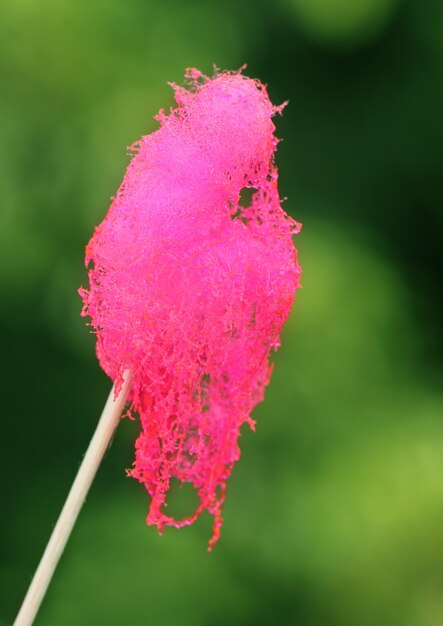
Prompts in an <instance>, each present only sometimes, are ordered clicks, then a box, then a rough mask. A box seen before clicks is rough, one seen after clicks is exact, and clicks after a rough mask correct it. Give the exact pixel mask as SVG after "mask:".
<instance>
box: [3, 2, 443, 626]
mask: <svg viewBox="0 0 443 626" xmlns="http://www.w3.org/2000/svg"><path fill="white" fill-rule="evenodd" d="M441 7H442V5H441V2H439V0H427V1H426V2H424V1H422V0H403V1H402V0H360V1H359V2H350V0H275V1H274V2H265V1H264V0H261V1H256V2H252V1H246V2H243V3H237V2H234V1H233V0H228V1H226V2H224V3H215V2H214V3H211V2H203V1H200V0H195V1H192V2H180V1H179V0H164V1H163V2H154V1H153V0H127V1H125V2H123V1H120V2H119V1H117V0H109V1H107V2H104V1H103V0H92V1H89V0H88V1H87V0H78V1H77V2H68V1H67V0H63V1H60V0H42V1H40V2H28V1H26V0H16V1H14V2H10V3H8V4H6V5H5V6H3V7H2V8H1V9H0V79H1V83H0V84H1V96H0V130H1V137H2V141H1V144H0V171H1V173H2V176H1V181H2V182H1V186H0V189H1V190H0V289H1V300H0V332H1V336H2V357H3V358H2V371H1V381H2V390H3V399H4V409H3V427H2V435H1V438H0V455H1V456H0V459H1V473H0V489H1V501H2V506H1V513H2V514H1V516H0V624H1V625H2V626H4V625H5V624H10V623H12V621H13V618H14V616H15V614H16V612H17V609H18V607H19V604H20V601H21V599H22V597H23V595H24V593H25V590H26V588H27V585H28V583H29V582H30V579H31V576H32V574H33V571H34V569H35V567H36V565H37V562H38V559H39V557H40V555H41V553H42V550H43V548H44V545H45V543H46V541H47V539H48V537H49V534H50V532H51V529H52V527H53V524H54V522H55V520H56V518H57V515H58V512H59V510H60V508H61V506H62V503H63V501H64V498H65V496H66V494H67V491H68V488H69V486H70V483H71V481H72V479H73V476H74V475H75V472H76V469H77V467H78V465H79V462H80V460H81V457H82V454H83V451H84V450H85V448H86V446H87V443H88V440H89V438H90V436H91V434H92V432H93V429H94V427H95V423H96V420H97V417H98V415H99V414H100V411H101V408H102V406H103V403H104V401H105V398H106V396H107V393H108V390H109V381H107V380H106V377H105V375H104V374H103V373H102V372H101V370H100V369H99V367H98V364H97V361H96V359H95V356H94V341H93V337H92V336H90V335H89V333H88V329H87V328H86V327H85V325H84V321H83V320H82V319H81V318H80V316H79V312H80V299H79V297H78V295H77V292H76V290H77V288H78V286H79V285H80V284H82V283H83V284H85V278H86V275H85V271H84V268H83V251H84V245H85V243H86V242H87V240H88V239H89V237H90V235H91V233H92V230H93V227H94V226H95V225H96V224H97V223H98V222H99V221H100V220H101V219H102V218H103V216H104V214H105V212H106V210H107V207H108V204H109V197H110V196H111V195H112V194H113V193H115V190H116V189H117V187H118V185H119V183H120V181H121V178H122V176H123V173H124V170H125V167H126V165H127V163H128V162H129V156H128V151H127V149H126V147H127V146H128V145H130V144H131V143H133V142H134V141H135V140H136V139H138V138H139V137H140V135H142V134H146V133H148V132H150V131H152V130H153V129H154V128H155V127H156V123H155V122H154V121H153V119H152V118H153V116H154V115H155V114H156V113H157V111H158V109H159V108H160V107H167V106H168V105H169V104H171V103H172V96H171V90H170V89H169V87H168V86H167V81H175V82H180V81H181V79H182V76H183V74H184V70H185V68H186V67H189V66H197V67H198V68H199V69H201V70H203V71H204V72H206V73H212V66H213V64H216V65H217V66H218V67H221V68H223V69H235V68H238V67H240V66H241V65H242V64H243V63H245V62H246V63H248V69H247V71H246V73H247V74H248V75H250V76H253V77H259V78H260V79H261V80H262V81H264V82H265V83H267V84H268V88H269V92H270V95H271V98H272V99H273V101H274V102H276V103H279V102H283V101H284V100H289V101H290V104H289V106H288V107H287V108H286V109H285V112H284V116H283V117H282V118H279V119H277V121H276V124H277V132H278V135H279V136H280V137H282V138H283V139H284V141H283V142H281V143H280V145H279V151H278V165H279V168H280V180H281V195H282V196H283V197H287V198H288V200H287V201H286V202H285V206H286V208H287V210H288V211H289V212H290V213H291V214H292V215H293V216H294V217H296V218H297V219H298V220H299V221H301V222H303V223H304V228H303V231H302V233H301V234H300V235H298V236H297V237H296V244H297V246H298V247H299V249H300V259H301V263H302V265H303V270H304V274H303V290H302V291H300V292H299V294H298V297H297V301H296V305H295V308H294V314H293V315H292V317H291V319H290V320H289V322H288V324H287V327H286V328H285V331H284V334H283V338H282V340H283V341H282V348H281V350H280V351H279V352H278V354H276V355H275V370H274V374H273V379H272V383H271V385H270V387H269V388H268V390H267V394H266V400H265V402H264V403H263V404H262V405H260V406H259V407H258V408H257V410H256V411H255V414H254V417H255V418H256V420H257V433H256V434H255V435H253V434H252V433H251V432H249V431H248V430H247V429H245V430H244V433H243V436H242V438H241V447H242V458H241V461H240V462H239V463H238V465H237V466H236V468H235V470H234V472H233V475H232V477H231V479H230V482H229V485H228V494H227V501H226V506H225V524H224V528H223V533H222V538H221V541H220V542H219V544H218V545H217V547H216V549H215V550H214V552H213V553H211V554H209V555H208V553H207V552H206V545H207V540H208V538H209V536H210V523H211V522H210V519H209V517H206V518H203V519H201V520H199V522H198V523H197V524H196V525H195V526H193V527H191V528H187V529H184V530H181V531H177V530H174V529H167V530H166V532H165V534H164V536H163V537H159V536H158V535H157V533H156V531H155V529H152V528H148V527H146V526H145V523H144V516H145V513H146V510H147V497H146V495H145V493H144V490H143V488H142V487H141V486H140V485H139V484H138V483H136V482H135V481H134V480H130V479H127V478H126V477H125V474H124V469H125V468H126V467H129V466H130V465H131V463H132V458H133V442H134V439H135V437H136V435H137V432H138V426H137V423H136V422H131V421H129V420H126V421H125V422H123V423H122V425H121V427H120V429H119V431H118V433H117V435H116V438H115V440H114V442H113V445H112V447H111V449H110V451H109V453H108V454H107V456H106V458H105V461H104V463H103V465H102V467H101V469H100V472H99V475H98V477H97V479H96V481H95V483H94V486H93V488H92V490H91V493H90V495H89V497H88V501H87V503H86V505H85V507H84V509H83V511H82V513H81V515H80V518H79V521H78V524H77V526H76V528H75V530H74V533H73V535H72V538H71V541H70V542H69V544H68V547H67V549H66V552H65V554H64V556H63V559H62V561H61V563H60V566H59V569H58V570H57V573H56V576H55V578H54V581H53V584H52V585H51V587H50V590H49V593H48V595H47V598H46V600H45V602H44V605H43V607H42V610H41V612H40V614H39V617H38V619H37V621H36V624H37V625H40V624H41V625H42V626H43V625H47V626H79V625H86V626H89V625H91V626H101V625H103V626H105V625H106V626H121V625H127V624H128V625H134V626H139V625H142V626H145V625H146V626H148V625H150V624H158V625H160V626H200V625H201V626H224V625H226V624H231V625H242V626H249V625H250V626H262V625H263V626H267V625H269V624H274V623H276V624H281V625H282V626H284V625H292V624H294V625H297V626H440V625H441V624H442V623H443V397H442V393H441V374H442V352H443V350H442V347H443V346H442V333H441V326H440V324H441V311H442V293H441V290H440V280H441V274H440V267H439V266H440V265H441V245H442V244H441V241H442V236H441V232H442V228H443V211H442V200H443V197H442V196H443V193H442V189H443V185H442V165H443V163H442V161H443V158H442V155H443V124H442V122H441V117H442V111H443V83H442V76H443V14H442V9H441ZM188 505H192V494H188V493H186V491H183V492H180V491H179V490H178V491H177V490H176V492H175V493H173V494H172V497H171V505H170V506H171V509H172V508H173V507H175V509H174V510H176V511H187V508H186V507H187V506H188Z"/></svg>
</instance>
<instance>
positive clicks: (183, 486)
mask: <svg viewBox="0 0 443 626" xmlns="http://www.w3.org/2000/svg"><path fill="white" fill-rule="evenodd" d="M199 504H200V500H199V498H198V494H197V491H196V489H195V487H194V486H193V485H191V483H186V482H184V483H182V482H181V481H180V480H178V479H177V478H174V477H173V478H171V482H170V488H169V491H168V494H167V497H166V505H167V506H166V507H165V508H164V512H165V514H166V515H168V516H170V517H173V518H174V519H176V520H181V519H183V518H185V517H191V515H193V514H194V512H195V510H196V509H197V507H198V506H199Z"/></svg>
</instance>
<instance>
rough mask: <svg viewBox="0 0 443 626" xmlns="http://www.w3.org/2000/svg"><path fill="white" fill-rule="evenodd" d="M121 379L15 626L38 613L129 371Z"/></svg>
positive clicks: (27, 625)
mask: <svg viewBox="0 0 443 626" xmlns="http://www.w3.org/2000/svg"><path fill="white" fill-rule="evenodd" d="M123 378H124V380H123V386H122V388H121V390H120V393H119V395H118V396H117V398H114V392H115V385H114V386H113V387H112V389H111V393H110V394H109V397H108V400H107V402H106V404H105V407H104V409H103V413H102V415H101V417H100V419H99V422H98V424H97V428H96V430H95V433H94V435H93V437H92V439H91V442H90V444H89V446H88V449H87V451H86V454H85V456H84V458H83V461H82V464H81V465H80V468H79V470H78V472H77V476H76V477H75V480H74V482H73V484H72V487H71V491H70V492H69V495H68V497H67V499H66V502H65V504H64V506H63V509H62V511H61V513H60V516H59V518H58V520H57V523H56V525H55V528H54V530H53V531H52V535H51V537H50V539H49V542H48V544H47V546H46V549H45V551H44V553H43V556H42V558H41V561H40V563H39V566H38V568H37V570H36V572H35V574H34V578H33V579H32V582H31V585H30V587H29V589H28V592H27V594H26V596H25V599H24V600H23V604H22V606H21V608H20V611H19V613H18V615H17V618H16V620H15V622H14V626H31V624H32V623H33V621H34V619H35V616H36V615H37V611H38V609H39V607H40V604H41V602H42V600H43V598H44V595H45V593H46V590H47V588H48V585H49V583H50V582H51V578H52V575H53V574H54V570H55V568H56V567H57V563H58V561H59V559H60V557H61V555H62V552H63V549H64V547H65V545H66V542H67V541H68V539H69V535H70V534H71V531H72V528H73V526H74V524H75V521H76V519H77V516H78V514H79V512H80V509H81V507H82V505H83V502H84V500H85V498H86V495H87V493H88V491H89V488H90V486H91V483H92V481H93V480H94V476H95V474H96V473H97V469H98V467H99V465H100V463H101V460H102V458H103V455H104V454H105V452H106V450H107V448H108V446H109V443H110V441H111V438H112V435H113V434H114V431H115V429H116V428H117V426H118V423H119V421H120V416H121V414H122V411H123V407H124V405H125V402H126V398H127V395H128V391H129V386H130V384H131V372H130V371H126V372H125V373H124V376H123Z"/></svg>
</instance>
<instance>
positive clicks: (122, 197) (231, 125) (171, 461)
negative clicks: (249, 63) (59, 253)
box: [80, 69, 300, 549]
mask: <svg viewBox="0 0 443 626" xmlns="http://www.w3.org/2000/svg"><path fill="white" fill-rule="evenodd" d="M172 86H173V89H174V92H175V100H176V103H177V106H176V107H175V108H173V109H171V110H170V111H169V113H165V112H164V111H163V110H161V111H160V113H159V114H158V116H157V118H156V119H157V120H158V121H159V123H160V127H159V129H158V130H156V131H155V132H153V133H151V134H150V135H146V136H143V137H142V138H141V139H140V140H139V141H138V142H136V143H135V144H134V145H133V146H132V148H131V150H132V151H133V153H134V156H133V158H132V160H131V162H130V164H129V166H128V169H127V171H126V174H125V177H124V179H123V182H122V184H121V186H120V188H119V190H118V192H117V195H116V196H115V198H114V199H113V202H112V204H111V206H110V208H109V211H108V214H107V215H106V217H105V219H104V220H103V222H102V223H101V224H100V225H99V226H98V227H97V228H96V230H95V233H94V235H93V237H92V239H91V240H90V242H89V244H88V246H87V248H86V265H87V266H88V267H89V273H88V277H89V289H81V290H80V294H81V296H82V298H83V301H84V307H83V311H82V314H83V315H84V316H89V317H90V319H91V325H92V327H93V329H94V332H95V334H96V338H97V355H98V359H99V361H100V364H101V366H102V368H103V369H104V371H105V372H106V373H107V374H108V375H109V376H110V377H111V378H112V379H113V380H116V381H117V383H119V382H120V381H121V380H122V375H123V372H124V371H125V370H131V371H132V376H133V377H132V384H131V391H130V396H129V398H130V402H131V406H132V409H133V410H134V411H135V412H137V413H138V415H139V417H140V422H141V433H140V435H139V437H138V439H137V442H136V451H135V462H134V465H133V468H132V469H131V470H130V472H129V473H130V475H131V476H133V477H134V478H136V479H138V480H139V481H140V482H141V483H143V484H144V485H145V487H146V489H147V491H148V493H149V495H150V497H151V501H150V506H149V512H148V516H147V523H148V524H153V525H156V526H157V527H158V529H159V531H160V532H162V530H163V529H164V526H165V525H172V526H176V527H181V526H185V525H188V524H191V523H192V522H194V521H195V520H196V519H197V517H198V516H199V515H200V514H201V513H202V512H203V511H205V510H206V511H208V512H209V513H210V514H211V515H213V516H214V525H213V535H212V537H211V539H210V542H209V549H211V548H212V547H213V546H214V544H215V542H216V541H217V539H218V538H219V535H220V528H221V525H222V506H223V502H224V498H225V490H226V481H227V478H228V477H229V475H230V473H231V471H232V468H233V465H234V463H235V462H236V461H237V460H238V458H239V456H240V450H239V446H238V437H239V434H240V428H241V426H242V424H243V423H244V422H247V423H248V424H249V425H250V426H251V427H252V428H253V427H254V422H253V420H252V419H251V411H252V409H253V408H254V407H255V405H256V404H257V403H258V402H260V401H261V400H262V399H263V396H264V389H265V386H266V385H267V384H268V382H269V378H270V374H271V369H272V367H271V365H270V362H269V354H270V351H271V349H277V348H278V346H279V336H280V331H281V329H282V326H283V324H284V322H285V320H286V319H287V317H288V315H289V313H290V310H291V306H292V303H293V300H294V294H295V291H296V289H297V288H298V287H299V281H300V267H299V265H298V263H297V253H296V250H295V248H294V245H293V242H292V235H293V234H295V233H297V232H299V230H300V224H298V223H297V222H295V221H294V220H293V219H291V218H290V217H289V216H288V215H287V214H286V213H285V212H284V211H283V209H282V207H281V203H280V198H279V194H278V187H277V179H278V174H277V168H276V166H275V164H274V154H275V150H276V147H277V143H278V140H277V139H276V137H275V135H274V130H275V127H274V124H273V121H272V117H273V116H274V115H275V114H276V113H280V112H281V109H282V107H276V106H273V105H272V103H271V101H270V99H269V97H268V94H267V91H266V88H265V86H264V85H263V84H261V83H260V82H259V81H257V80H252V79H250V78H247V77H246V76H244V75H243V74H242V73H241V72H236V73H232V72H216V74H215V76H214V77H213V78H207V77H205V76H204V75H202V74H201V73H200V72H199V71H198V70H195V69H191V70H188V71H187V73H186V83H185V87H179V86H177V85H172ZM245 188H247V189H251V190H252V197H251V199H250V201H249V203H245V202H244V201H243V200H242V198H243V195H244V194H245V192H243V194H242V196H241V192H242V190H244V189H245ZM244 204H248V206H243V205H244ZM173 478H176V479H178V480H179V481H180V482H188V483H191V484H192V485H193V486H194V487H195V489H196V491H197V493H198V497H199V505H198V507H197V509H196V510H195V511H194V512H193V513H192V514H191V515H190V516H189V517H186V518H185V519H180V520H176V519H174V517H172V516H170V515H168V514H167V510H166V509H167V502H166V496H167V492H168V490H169V488H170V485H171V479H173Z"/></svg>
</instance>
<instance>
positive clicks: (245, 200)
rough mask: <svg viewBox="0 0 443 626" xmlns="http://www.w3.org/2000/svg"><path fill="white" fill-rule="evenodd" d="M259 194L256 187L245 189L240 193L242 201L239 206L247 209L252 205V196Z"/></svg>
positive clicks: (240, 200)
mask: <svg viewBox="0 0 443 626" xmlns="http://www.w3.org/2000/svg"><path fill="white" fill-rule="evenodd" d="M256 192H257V189H255V188H254V187H243V189H242V190H241V191H240V199H239V201H238V206H239V207H243V208H245V209H246V208H247V207H249V206H251V204H252V196H253V195H254V194H255V193H256Z"/></svg>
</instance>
